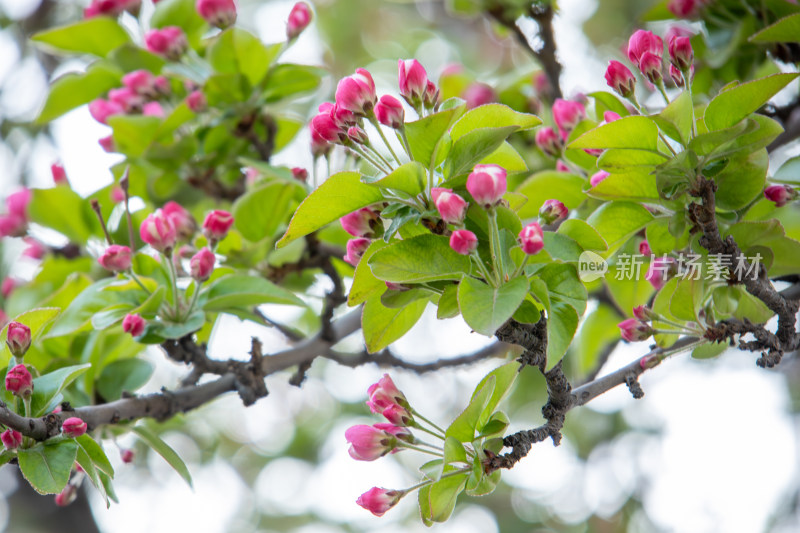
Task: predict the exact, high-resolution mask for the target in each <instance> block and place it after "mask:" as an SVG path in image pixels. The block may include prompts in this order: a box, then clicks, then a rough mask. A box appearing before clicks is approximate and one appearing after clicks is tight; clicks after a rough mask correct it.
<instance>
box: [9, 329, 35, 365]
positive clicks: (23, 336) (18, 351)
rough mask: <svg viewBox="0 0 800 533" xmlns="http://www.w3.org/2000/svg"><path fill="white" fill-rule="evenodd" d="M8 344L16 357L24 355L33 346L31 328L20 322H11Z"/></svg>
mask: <svg viewBox="0 0 800 533" xmlns="http://www.w3.org/2000/svg"><path fill="white" fill-rule="evenodd" d="M6 344H7V345H8V349H9V350H10V351H11V354H12V355H13V356H14V357H16V358H20V357H23V356H24V355H25V352H27V351H28V348H30V347H31V328H29V327H28V326H26V325H25V324H22V323H20V322H11V323H10V324H9V325H8V333H7V338H6Z"/></svg>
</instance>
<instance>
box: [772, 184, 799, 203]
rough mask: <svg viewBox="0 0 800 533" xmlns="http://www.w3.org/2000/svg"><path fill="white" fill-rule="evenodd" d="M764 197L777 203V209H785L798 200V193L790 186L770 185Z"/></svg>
mask: <svg viewBox="0 0 800 533" xmlns="http://www.w3.org/2000/svg"><path fill="white" fill-rule="evenodd" d="M764 197H765V198H767V200H769V201H771V202H775V207H783V206H785V205H786V204H788V203H789V202H791V201H793V200H794V199H795V198H797V191H796V190H795V189H793V188H792V187H790V186H789V185H770V186H769V187H767V188H766V189H764Z"/></svg>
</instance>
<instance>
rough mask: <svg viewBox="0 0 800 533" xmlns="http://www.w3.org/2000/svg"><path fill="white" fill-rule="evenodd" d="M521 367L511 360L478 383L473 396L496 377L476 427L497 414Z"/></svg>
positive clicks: (481, 425) (480, 427) (479, 427)
mask: <svg viewBox="0 0 800 533" xmlns="http://www.w3.org/2000/svg"><path fill="white" fill-rule="evenodd" d="M517 279H519V278H517ZM519 368H520V367H519V363H518V362H516V361H511V362H509V363H506V364H504V365H502V366H499V367H497V368H495V369H494V370H492V371H491V372H489V373H488V374H486V375H485V376H484V377H483V379H481V381H480V382H479V383H478V385H476V387H475V392H474V393H473V397H474V396H476V395H477V394H478V391H480V390H481V389H482V388H483V386H484V385H485V384H486V383H488V382H489V380H490V379H494V389H493V390H492V394H491V396H490V397H489V399H488V400H487V402H486V405H485V406H484V408H483V410H482V411H481V413H480V416H479V417H478V420H477V422H476V423H475V429H480V430H481V431H484V430H485V428H484V426H485V425H486V424H487V423H488V422H489V420H490V419H491V418H493V417H494V415H495V414H496V413H495V412H494V410H495V409H496V408H497V406H498V405H500V402H502V401H503V398H505V397H506V396H508V393H509V392H511V387H512V386H513V385H514V382H515V381H516V380H517V376H519ZM506 422H507V421H506Z"/></svg>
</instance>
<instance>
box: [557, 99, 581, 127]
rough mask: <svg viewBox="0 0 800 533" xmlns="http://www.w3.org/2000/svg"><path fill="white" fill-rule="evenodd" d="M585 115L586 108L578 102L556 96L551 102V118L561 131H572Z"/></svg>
mask: <svg viewBox="0 0 800 533" xmlns="http://www.w3.org/2000/svg"><path fill="white" fill-rule="evenodd" d="M585 116H586V108H585V107H584V106H583V104H581V103H580V102H574V101H571V100H562V99H561V98H556V101H555V102H554V103H553V120H555V122H556V125H557V126H558V129H560V130H561V131H565V132H568V131H572V129H573V128H574V127H575V126H577V125H578V122H580V121H581V120H583V118H584V117H585Z"/></svg>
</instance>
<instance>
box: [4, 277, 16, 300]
mask: <svg viewBox="0 0 800 533" xmlns="http://www.w3.org/2000/svg"><path fill="white" fill-rule="evenodd" d="M17 285H18V283H17V280H15V279H14V278H11V277H8V278H3V283H0V294H2V295H3V299H8V297H9V296H11V293H12V292H14V289H16V288H17Z"/></svg>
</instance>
